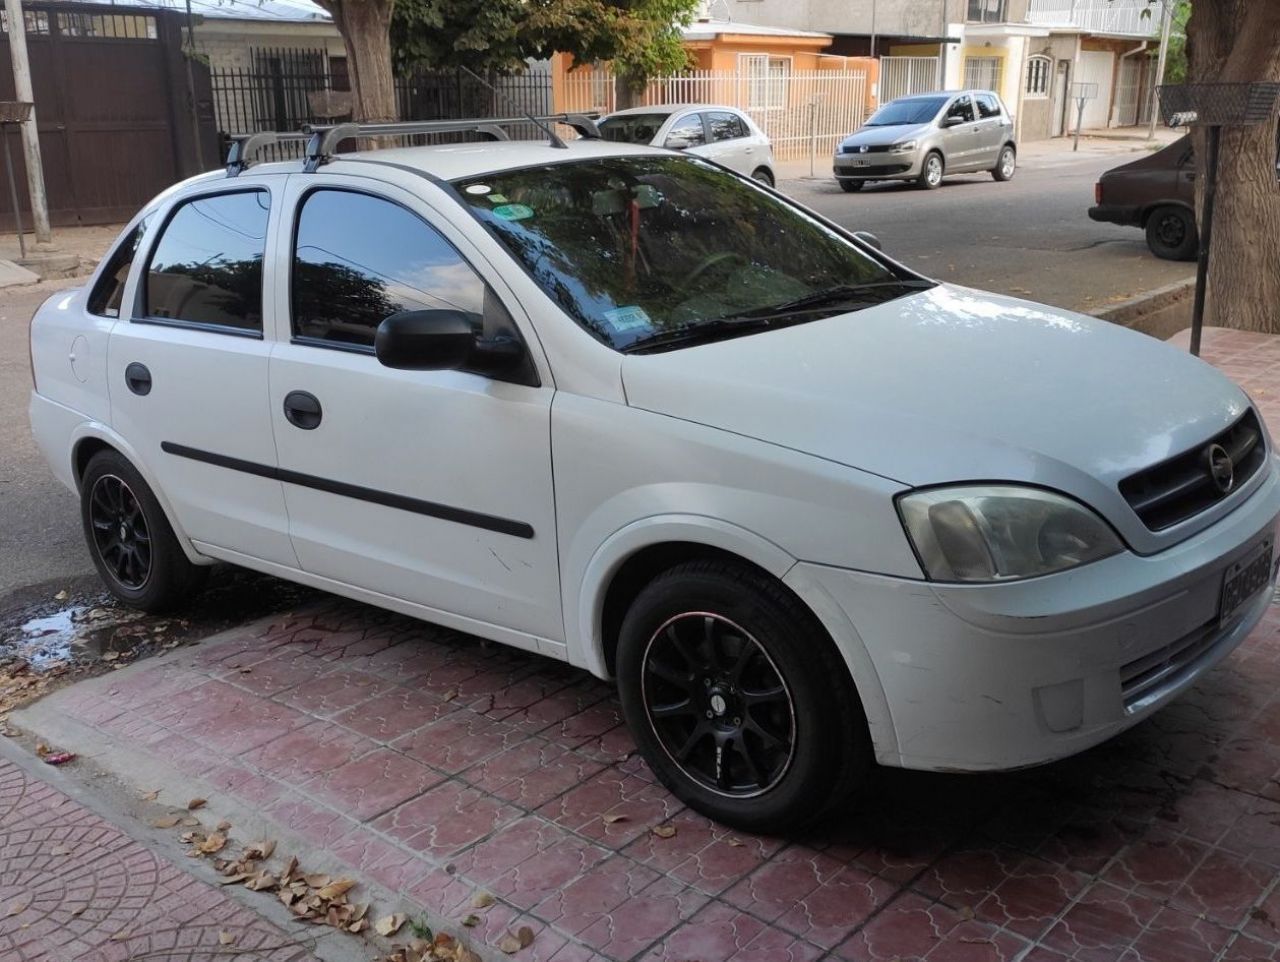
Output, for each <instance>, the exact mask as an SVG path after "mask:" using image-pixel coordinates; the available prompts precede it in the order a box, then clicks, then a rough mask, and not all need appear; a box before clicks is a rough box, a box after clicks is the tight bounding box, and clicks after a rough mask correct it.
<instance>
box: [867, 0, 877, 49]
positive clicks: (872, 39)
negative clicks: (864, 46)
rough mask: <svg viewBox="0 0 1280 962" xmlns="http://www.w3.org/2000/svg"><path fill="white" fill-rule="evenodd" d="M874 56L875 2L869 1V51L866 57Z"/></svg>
mask: <svg viewBox="0 0 1280 962" xmlns="http://www.w3.org/2000/svg"><path fill="white" fill-rule="evenodd" d="M875 55H876V0H871V49H870V50H868V51H867V56H869V57H874V56H875Z"/></svg>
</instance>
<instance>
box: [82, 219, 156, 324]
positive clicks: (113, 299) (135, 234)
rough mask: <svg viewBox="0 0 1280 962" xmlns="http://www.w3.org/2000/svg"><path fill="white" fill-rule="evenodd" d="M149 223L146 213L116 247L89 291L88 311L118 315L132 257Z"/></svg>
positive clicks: (110, 315)
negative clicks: (96, 281)
mask: <svg viewBox="0 0 1280 962" xmlns="http://www.w3.org/2000/svg"><path fill="white" fill-rule="evenodd" d="M149 223H151V215H150V214H148V215H147V216H146V217H144V218H143V219H142V220H141V221H139V223H138V225H137V226H136V227H134V229H133V230H131V231H129V234H128V236H127V237H125V238H124V239H123V240H122V241H120V243H119V244H117V245H116V249H115V250H113V251H112V252H111V258H110V259H109V260H108V261H107V265H106V267H104V268H103V270H102V274H101V275H99V277H98V283H96V284H94V285H93V290H92V291H90V292H89V313H90V314H97V315H98V316H99V317H119V316H120V302H121V300H122V299H123V298H124V285H125V282H126V281H128V280H129V271H130V269H131V268H132V267H133V259H134V257H136V256H137V253H138V245H139V244H141V243H142V237H143V235H144V234H145V233H146V232H147V225H148V224H149Z"/></svg>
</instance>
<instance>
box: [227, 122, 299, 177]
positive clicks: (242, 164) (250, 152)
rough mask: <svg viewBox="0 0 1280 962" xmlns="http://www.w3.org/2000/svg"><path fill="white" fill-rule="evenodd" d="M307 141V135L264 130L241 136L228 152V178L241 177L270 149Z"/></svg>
mask: <svg viewBox="0 0 1280 962" xmlns="http://www.w3.org/2000/svg"><path fill="white" fill-rule="evenodd" d="M306 139H307V135H306V134H305V133H294V134H283V133H278V132H276V131H274V130H263V131H259V132H258V133H256V134H239V135H237V136H235V137H233V138H232V141H231V149H230V150H229V151H228V152H227V176H228V177H239V176H240V175H241V174H242V173H244V172H245V171H246V170H247V169H248V168H249V165H250V164H252V163H253V161H254V159H255V157H256V156H257V155H258V154H259V153H261V152H262V151H264V150H266V149H267V148H268V147H274V146H275V145H276V144H283V143H292V142H295V141H302V140H306Z"/></svg>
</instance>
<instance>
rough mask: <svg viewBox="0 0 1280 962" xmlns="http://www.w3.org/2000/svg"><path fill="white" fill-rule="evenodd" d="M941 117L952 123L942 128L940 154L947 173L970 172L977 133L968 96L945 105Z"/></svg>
mask: <svg viewBox="0 0 1280 962" xmlns="http://www.w3.org/2000/svg"><path fill="white" fill-rule="evenodd" d="M943 117H944V118H945V119H948V120H949V121H951V122H953V125H952V126H950V127H944V128H942V137H941V139H942V152H943V155H944V157H945V159H946V162H947V172H948V173H955V172H957V171H961V170H971V169H972V168H973V167H974V155H975V153H976V152H977V133H976V131H975V130H974V127H975V121H976V119H977V118H976V116H975V114H974V110H973V102H972V101H971V100H970V98H969V95H968V94H960V95H959V96H957V97H956V98H955V99H954V100H952V101H951V103H949V104H948V105H947V109H946V111H945V112H944V113H943Z"/></svg>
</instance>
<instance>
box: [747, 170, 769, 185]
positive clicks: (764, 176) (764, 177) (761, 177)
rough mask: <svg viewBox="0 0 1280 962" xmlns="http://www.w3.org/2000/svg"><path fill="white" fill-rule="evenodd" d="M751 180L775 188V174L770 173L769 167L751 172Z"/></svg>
mask: <svg viewBox="0 0 1280 962" xmlns="http://www.w3.org/2000/svg"><path fill="white" fill-rule="evenodd" d="M751 179H752V180H758V181H760V183H762V184H764V185H765V186H766V187H772V186H773V174H771V173H769V169H768V168H767V167H757V168H756V169H755V170H753V171H752V172H751Z"/></svg>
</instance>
